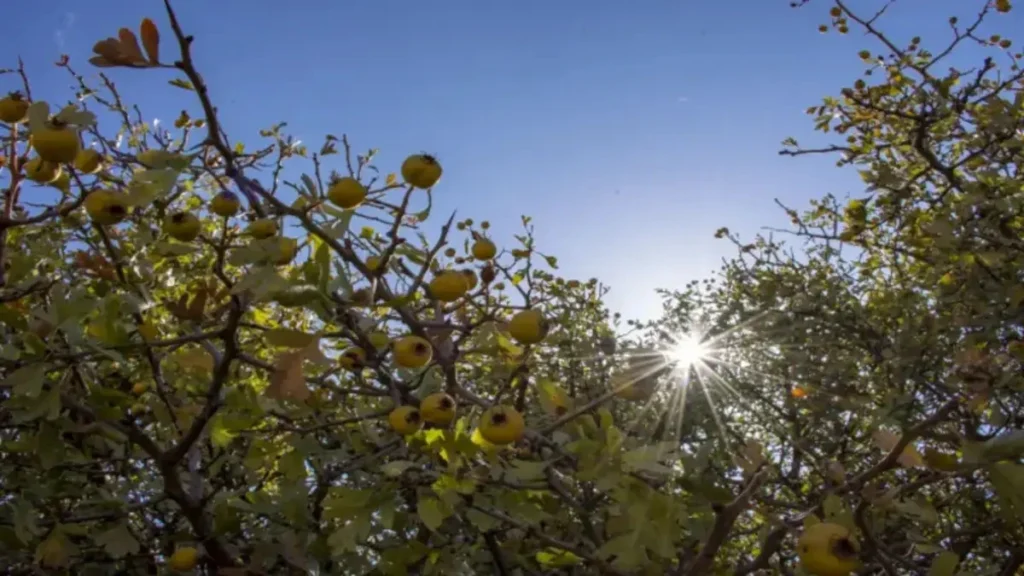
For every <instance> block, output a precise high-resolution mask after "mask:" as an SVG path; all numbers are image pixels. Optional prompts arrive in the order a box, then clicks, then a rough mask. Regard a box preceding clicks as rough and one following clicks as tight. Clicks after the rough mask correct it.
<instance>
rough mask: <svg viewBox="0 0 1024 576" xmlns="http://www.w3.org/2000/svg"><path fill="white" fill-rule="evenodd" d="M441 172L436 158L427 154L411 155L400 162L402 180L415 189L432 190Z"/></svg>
mask: <svg viewBox="0 0 1024 576" xmlns="http://www.w3.org/2000/svg"><path fill="white" fill-rule="evenodd" d="M441 172H442V170H441V165H440V164H439V163H438V162H437V158H434V157H433V156H431V155H429V154H413V155H412V156H409V157H408V158H406V159H405V162H402V179H403V180H405V183H406V184H411V185H412V186H415V187H416V188H424V189H426V188H433V187H434V185H435V184H437V181H438V180H440V179H441Z"/></svg>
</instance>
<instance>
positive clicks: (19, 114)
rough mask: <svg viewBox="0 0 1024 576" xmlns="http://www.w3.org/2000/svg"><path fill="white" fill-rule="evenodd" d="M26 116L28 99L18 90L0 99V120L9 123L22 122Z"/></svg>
mask: <svg viewBox="0 0 1024 576" xmlns="http://www.w3.org/2000/svg"><path fill="white" fill-rule="evenodd" d="M27 116H28V100H25V99H24V98H23V97H22V96H21V93H20V92H11V93H10V94H8V95H7V97H5V98H4V99H2V100H0V120H3V121H4V122H7V123H9V124H17V123H18V122H24V121H25V118H26V117H27Z"/></svg>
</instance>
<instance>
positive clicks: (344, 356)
mask: <svg viewBox="0 0 1024 576" xmlns="http://www.w3.org/2000/svg"><path fill="white" fill-rule="evenodd" d="M338 363H340V364H341V367H342V368H345V369H346V370H362V369H363V366H365V365H366V351H365V350H363V349H362V348H349V349H348V350H345V351H344V352H342V353H341V356H338Z"/></svg>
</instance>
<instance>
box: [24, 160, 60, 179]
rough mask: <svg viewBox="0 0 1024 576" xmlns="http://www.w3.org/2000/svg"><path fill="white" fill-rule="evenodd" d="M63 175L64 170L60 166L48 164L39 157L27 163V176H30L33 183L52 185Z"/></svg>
mask: <svg viewBox="0 0 1024 576" xmlns="http://www.w3.org/2000/svg"><path fill="white" fill-rule="evenodd" d="M63 173H64V170H63V169H62V168H61V167H60V164H56V163H53V162H47V161H46V160H43V159H42V158H40V157H39V156H36V157H35V158H32V159H31V160H29V161H28V162H25V176H28V179H29V180H31V181H33V182H38V183H40V184H50V183H52V182H54V181H56V180H57V178H60V175H61V174H63Z"/></svg>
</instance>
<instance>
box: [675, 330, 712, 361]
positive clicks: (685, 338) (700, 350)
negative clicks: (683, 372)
mask: <svg viewBox="0 0 1024 576" xmlns="http://www.w3.org/2000/svg"><path fill="white" fill-rule="evenodd" d="M710 351H711V350H710V349H709V347H708V345H707V344H706V343H705V342H703V341H702V340H701V339H700V337H699V336H696V335H693V334H683V335H681V336H679V337H678V338H676V339H675V342H673V343H672V344H671V345H669V347H668V349H667V350H666V351H665V356H666V360H667V361H668V362H669V363H671V364H675V365H676V366H678V367H679V368H684V369H685V368H688V367H690V366H693V365H694V364H697V363H699V362H702V361H704V360H706V359H707V357H708V354H709V352H710Z"/></svg>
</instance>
